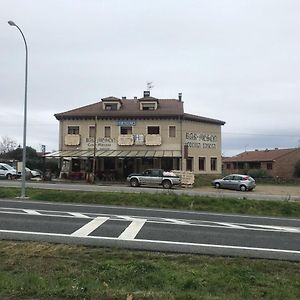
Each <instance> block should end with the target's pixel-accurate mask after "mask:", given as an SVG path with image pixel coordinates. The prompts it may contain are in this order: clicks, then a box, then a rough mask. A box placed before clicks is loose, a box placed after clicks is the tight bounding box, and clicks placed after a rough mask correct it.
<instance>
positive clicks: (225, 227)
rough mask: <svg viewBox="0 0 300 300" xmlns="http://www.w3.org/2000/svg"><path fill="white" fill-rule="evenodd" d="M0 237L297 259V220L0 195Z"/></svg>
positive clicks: (299, 242)
mask: <svg viewBox="0 0 300 300" xmlns="http://www.w3.org/2000/svg"><path fill="white" fill-rule="evenodd" d="M0 239H12V240H33V241H48V242H55V243H72V244H83V245H95V246H103V247H122V248H129V249H143V250H152V251H170V252H184V253H201V254H209V255H222V256H246V257H259V258H270V259H282V260H296V261H300V219H289V218H267V217H251V216H244V215H228V214H226V215H224V214H215V213H201V212H190V211H175V210H155V209H140V208H138V209H137V208H125V207H109V206H101V205H78V204H64V203H59V204H57V203H55V204H54V203H45V202H37V201H30V200H5V199H0Z"/></svg>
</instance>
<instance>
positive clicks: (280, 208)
mask: <svg viewBox="0 0 300 300" xmlns="http://www.w3.org/2000/svg"><path fill="white" fill-rule="evenodd" d="M19 193H20V189H18V188H6V187H1V188H0V198H16V197H17V196H19ZM27 195H28V196H29V197H30V200H42V201H52V202H74V203H75V202H77V203H90V204H102V205H120V206H134V207H147V208H166V209H179V210H194V211H210V212H219V213H221V212H223V213H238V214H249V215H260V216H262V215H264V216H285V217H300V203H298V202H288V201H259V200H247V199H242V200H241V199H236V198H213V197H208V196H189V195H176V194H174V193H172V192H170V193H169V194H149V193H142V194H137V193H132V194H129V193H117V192H114V193H104V192H78V191H57V190H43V189H31V188H28V189H27Z"/></svg>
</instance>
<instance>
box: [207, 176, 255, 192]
mask: <svg viewBox="0 0 300 300" xmlns="http://www.w3.org/2000/svg"><path fill="white" fill-rule="evenodd" d="M212 185H213V186H214V187H215V188H217V189H219V188H224V189H231V190H240V191H243V192H244V191H251V190H253V189H254V188H255V186H256V183H255V180H254V179H253V178H252V177H250V176H248V175H240V174H231V175H228V176H225V177H224V178H222V179H215V180H213V181H212Z"/></svg>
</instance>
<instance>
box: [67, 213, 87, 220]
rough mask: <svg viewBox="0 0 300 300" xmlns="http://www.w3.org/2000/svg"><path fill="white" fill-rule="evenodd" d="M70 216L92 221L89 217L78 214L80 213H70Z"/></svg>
mask: <svg viewBox="0 0 300 300" xmlns="http://www.w3.org/2000/svg"><path fill="white" fill-rule="evenodd" d="M68 213H69V214H70V215H72V216H74V217H76V218H84V219H90V217H89V216H87V215H84V214H82V213H78V212H68Z"/></svg>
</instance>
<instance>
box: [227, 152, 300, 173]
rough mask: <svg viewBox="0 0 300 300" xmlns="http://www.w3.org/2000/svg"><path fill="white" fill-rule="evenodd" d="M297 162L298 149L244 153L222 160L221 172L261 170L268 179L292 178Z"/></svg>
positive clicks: (299, 154)
mask: <svg viewBox="0 0 300 300" xmlns="http://www.w3.org/2000/svg"><path fill="white" fill-rule="evenodd" d="M298 160H300V148H290V149H278V148H276V149H272V150H269V149H266V150H255V151H246V152H243V153H240V154H238V155H236V156H233V157H226V158H223V170H224V172H225V173H227V174H228V173H243V174H245V173H248V172H251V171H253V170H256V171H257V170H261V171H263V172H264V173H265V174H266V175H267V176H270V177H282V178H292V177H294V172H295V165H296V162H297V161H298Z"/></svg>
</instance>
